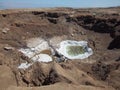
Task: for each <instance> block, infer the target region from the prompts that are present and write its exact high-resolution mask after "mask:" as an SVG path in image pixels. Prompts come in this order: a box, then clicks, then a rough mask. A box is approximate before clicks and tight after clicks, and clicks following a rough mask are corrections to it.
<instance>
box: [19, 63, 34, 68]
mask: <svg viewBox="0 0 120 90" xmlns="http://www.w3.org/2000/svg"><path fill="white" fill-rule="evenodd" d="M31 65H32V64H28V63H27V62H26V63H21V64H20V65H19V66H18V68H19V69H27V68H28V67H30V66H31Z"/></svg>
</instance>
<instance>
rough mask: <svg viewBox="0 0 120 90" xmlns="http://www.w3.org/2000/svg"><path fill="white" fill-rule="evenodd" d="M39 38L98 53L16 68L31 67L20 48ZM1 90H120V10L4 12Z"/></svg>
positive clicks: (0, 42) (0, 27)
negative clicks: (73, 43) (71, 43)
mask: <svg viewBox="0 0 120 90" xmlns="http://www.w3.org/2000/svg"><path fill="white" fill-rule="evenodd" d="M36 37H41V38H44V39H47V40H51V41H52V43H57V42H58V43H59V40H60V41H61V40H77V41H80V40H85V41H87V42H88V44H89V46H90V47H91V48H92V49H93V51H94V54H93V55H92V56H90V57H89V58H87V59H83V60H67V61H66V62H56V60H55V59H54V61H52V62H49V63H42V62H41V63H40V62H36V63H34V64H33V65H32V66H30V67H29V68H27V69H25V70H23V69H18V66H19V65H20V64H21V63H22V62H25V61H27V62H31V60H30V59H29V58H28V57H25V56H24V55H23V54H22V53H20V52H19V51H18V49H20V48H24V47H26V42H25V40H28V39H30V38H36ZM44 53H48V52H46V51H45V52H44ZM0 90H120V7H116V8H93V9H92V8H88V9H72V8H52V9H44V8H43V9H13V10H0Z"/></svg>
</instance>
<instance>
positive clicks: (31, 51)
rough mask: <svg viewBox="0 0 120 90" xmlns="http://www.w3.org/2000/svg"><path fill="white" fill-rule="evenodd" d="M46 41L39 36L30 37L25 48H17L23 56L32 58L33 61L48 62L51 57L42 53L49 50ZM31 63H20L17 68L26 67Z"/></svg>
mask: <svg viewBox="0 0 120 90" xmlns="http://www.w3.org/2000/svg"><path fill="white" fill-rule="evenodd" d="M49 49H50V47H49V45H48V42H47V41H45V40H43V39H41V38H32V39H30V40H28V41H27V48H21V49H19V51H20V52H22V53H23V54H24V55H25V56H27V57H28V58H30V59H31V60H33V62H36V61H38V62H50V61H52V58H51V57H50V56H49V55H47V54H42V53H41V52H42V51H44V50H49ZM30 65H31V64H27V63H22V64H21V65H20V66H19V67H18V68H22V69H26V68H28V67H29V66H30Z"/></svg>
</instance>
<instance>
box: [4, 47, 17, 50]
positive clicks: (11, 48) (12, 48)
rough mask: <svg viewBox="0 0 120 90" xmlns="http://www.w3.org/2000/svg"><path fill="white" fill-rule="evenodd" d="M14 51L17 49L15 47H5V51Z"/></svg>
mask: <svg viewBox="0 0 120 90" xmlns="http://www.w3.org/2000/svg"><path fill="white" fill-rule="evenodd" d="M14 49H15V48H14V47H9V46H7V47H4V50H6V51H9V50H14Z"/></svg>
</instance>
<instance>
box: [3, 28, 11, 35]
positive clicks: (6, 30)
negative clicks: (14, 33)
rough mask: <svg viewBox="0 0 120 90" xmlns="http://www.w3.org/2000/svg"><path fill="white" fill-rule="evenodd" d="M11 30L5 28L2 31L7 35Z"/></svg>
mask: <svg viewBox="0 0 120 90" xmlns="http://www.w3.org/2000/svg"><path fill="white" fill-rule="evenodd" d="M9 30H10V29H9V28H4V29H3V30H2V33H4V34H6V33H7V32H8V31H9Z"/></svg>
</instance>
